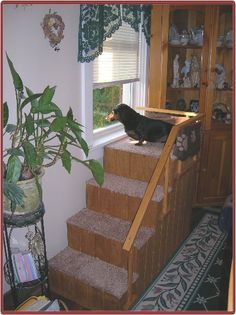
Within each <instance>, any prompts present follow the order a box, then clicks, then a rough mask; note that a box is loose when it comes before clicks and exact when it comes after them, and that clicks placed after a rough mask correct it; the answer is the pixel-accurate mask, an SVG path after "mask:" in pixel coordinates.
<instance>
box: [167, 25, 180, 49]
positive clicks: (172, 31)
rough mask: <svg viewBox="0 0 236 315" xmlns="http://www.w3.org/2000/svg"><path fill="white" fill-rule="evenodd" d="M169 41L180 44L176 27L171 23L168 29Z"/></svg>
mask: <svg viewBox="0 0 236 315" xmlns="http://www.w3.org/2000/svg"><path fill="white" fill-rule="evenodd" d="M168 37H169V42H170V43H171V44H172V45H178V44H180V41H179V33H178V31H177V28H176V26H175V25H171V26H170V29H169V35H168Z"/></svg>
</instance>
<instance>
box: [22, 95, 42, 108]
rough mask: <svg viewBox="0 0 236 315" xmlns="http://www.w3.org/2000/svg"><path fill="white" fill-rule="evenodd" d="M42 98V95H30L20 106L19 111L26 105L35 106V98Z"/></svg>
mask: <svg viewBox="0 0 236 315" xmlns="http://www.w3.org/2000/svg"><path fill="white" fill-rule="evenodd" d="M40 96H42V93H38V94H32V95H30V96H29V97H27V98H26V99H25V100H24V101H23V102H22V104H21V109H23V108H24V107H25V106H26V105H27V104H29V103H31V106H36V104H37V103H36V102H34V101H35V100H36V99H37V98H39V97H40Z"/></svg>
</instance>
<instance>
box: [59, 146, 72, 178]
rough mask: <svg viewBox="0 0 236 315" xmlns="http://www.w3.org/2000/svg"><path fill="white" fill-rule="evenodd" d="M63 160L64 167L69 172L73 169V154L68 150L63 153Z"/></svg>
mask: <svg viewBox="0 0 236 315" xmlns="http://www.w3.org/2000/svg"><path fill="white" fill-rule="evenodd" d="M61 161H62V165H63V166H64V168H65V169H66V170H67V172H68V173H70V171H71V154H70V152H68V151H67V150H65V151H64V152H63V153H62V155H61Z"/></svg>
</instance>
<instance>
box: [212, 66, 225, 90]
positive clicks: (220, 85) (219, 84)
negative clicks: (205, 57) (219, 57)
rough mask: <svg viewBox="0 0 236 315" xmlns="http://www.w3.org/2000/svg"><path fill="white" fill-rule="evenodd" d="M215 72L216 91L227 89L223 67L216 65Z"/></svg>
mask: <svg viewBox="0 0 236 315" xmlns="http://www.w3.org/2000/svg"><path fill="white" fill-rule="evenodd" d="M215 72H216V88H217V89H225V88H227V86H228V84H227V83H226V73H225V69H224V67H223V66H222V65H220V64H217V65H216V66H215Z"/></svg>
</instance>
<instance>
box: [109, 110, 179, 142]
mask: <svg viewBox="0 0 236 315" xmlns="http://www.w3.org/2000/svg"><path fill="white" fill-rule="evenodd" d="M106 120H107V121H114V120H118V121H120V122H121V123H122V124H123V125H124V128H125V132H126V134H127V135H128V136H129V137H131V138H133V139H135V140H138V142H137V143H136V144H135V145H142V144H143V141H148V142H158V141H159V140H160V139H161V138H162V137H164V136H166V137H168V135H169V133H170V131H171V128H172V127H173V125H172V124H170V123H168V122H165V121H162V120H158V119H151V118H148V117H145V116H143V115H140V114H139V113H137V112H136V111H135V110H134V109H132V108H131V107H129V106H128V105H126V104H119V105H117V106H116V107H115V108H114V109H113V111H112V112H111V113H110V114H108V115H107V117H106Z"/></svg>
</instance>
